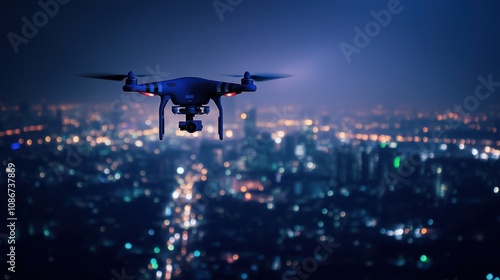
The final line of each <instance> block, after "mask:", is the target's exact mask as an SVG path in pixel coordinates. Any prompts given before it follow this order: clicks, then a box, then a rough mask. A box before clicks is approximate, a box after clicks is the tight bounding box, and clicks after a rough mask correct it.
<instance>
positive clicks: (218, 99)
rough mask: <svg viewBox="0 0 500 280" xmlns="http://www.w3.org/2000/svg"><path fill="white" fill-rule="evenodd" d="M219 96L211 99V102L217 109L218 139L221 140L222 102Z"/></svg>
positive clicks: (222, 129)
mask: <svg viewBox="0 0 500 280" xmlns="http://www.w3.org/2000/svg"><path fill="white" fill-rule="evenodd" d="M220 98H221V97H220V96H215V97H213V98H212V100H213V101H214V103H215V105H216V106H217V109H219V124H218V126H219V130H218V132H219V139H220V140H222V139H223V138H224V136H223V131H224V128H223V119H224V112H223V110H222V102H221V101H220Z"/></svg>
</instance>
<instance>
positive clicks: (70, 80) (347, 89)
mask: <svg viewBox="0 0 500 280" xmlns="http://www.w3.org/2000/svg"><path fill="white" fill-rule="evenodd" d="M42 1H46V0H42ZM52 1H55V0H52ZM60 1H61V2H63V3H64V2H65V1H66V2H68V3H66V4H64V5H63V4H58V6H59V7H58V11H56V12H55V13H53V17H51V16H48V17H47V20H46V22H45V23H44V22H43V20H44V18H43V15H42V13H38V14H37V12H39V11H42V8H41V6H40V5H39V3H37V1H12V0H7V1H2V2H1V4H0V11H1V12H0V13H1V14H2V16H1V20H2V23H1V25H0V31H1V34H2V38H3V39H2V40H1V49H2V54H3V55H2V68H1V77H2V81H3V86H2V93H1V96H2V98H1V99H0V101H1V102H2V103H4V104H18V103H19V102H21V101H29V102H31V103H32V104H35V103H37V102H41V101H42V100H43V99H45V100H46V101H47V102H48V103H57V104H59V103H68V102H71V103H74V102H110V103H111V102H112V101H113V100H115V99H116V98H117V97H118V96H119V95H120V94H121V93H122V90H121V87H122V83H120V82H110V81H101V80H91V79H84V78H81V77H78V74H82V73H83V74H84V73H89V72H117V73H123V74H125V73H127V71H129V70H134V71H135V72H136V73H145V74H148V70H147V69H153V70H154V69H156V68H157V67H159V69H160V70H161V72H164V73H163V74H161V75H160V76H161V77H162V78H164V79H170V78H177V77H182V76H197V77H203V78H208V79H214V80H223V81H234V82H239V80H238V79H237V78H230V77H224V76H222V75H221V74H240V73H241V74H243V72H244V71H246V70H248V71H250V72H253V73H262V72H264V73H265V72H278V73H287V74H291V75H293V77H292V78H288V79H283V80H276V81H270V82H265V83H259V84H258V85H257V86H258V90H257V92H256V93H250V94H242V95H240V96H238V98H239V100H240V101H239V102H242V103H241V104H252V105H255V106H258V105H259V104H265V105H273V104H275V105H276V106H280V105H281V104H295V105H298V104H300V105H303V106H304V108H307V109H310V110H314V109H316V108H318V109H319V110H328V109H330V108H333V109H338V108H345V109H351V108H355V109H357V108H371V107H373V106H375V105H377V104H381V105H383V106H385V107H388V108H400V107H401V108H409V107H412V108H414V109H425V108H440V109H447V108H451V107H452V106H453V104H454V103H462V102H463V100H464V98H466V97H467V96H469V95H473V94H474V90H475V88H476V86H477V85H479V81H478V79H477V77H478V76H479V75H481V76H483V77H485V78H487V77H488V75H490V74H491V75H492V79H493V80H494V81H500V67H499V63H500V52H499V51H498V50H500V32H499V27H500V17H499V16H498V15H499V14H500V2H499V1H497V0H484V1H460V2H457V1H451V0H446V1H417V0H413V1H411V0H401V1H400V2H399V1H394V0H391V1H389V0H377V1H347V0H344V1H339V0H336V1H330V0H328V1H327V0H322V1H303V0H287V1H278V0H272V1H269V0H218V1H199V0H197V1H195V0H148V1H132V0H124V1H81V0H70V1H67V0H65V1H63V0H60ZM49 2H51V1H49ZM214 3H215V4H214ZM398 3H399V4H398ZM214 5H215V6H218V7H219V9H221V10H220V11H219V12H217V9H216V7H215V6H214ZM224 5H226V8H227V7H229V8H230V9H229V10H227V11H223V9H224ZM231 5H232V6H231ZM388 6H390V7H391V8H392V11H393V12H394V13H392V14H391V19H390V21H388V22H387V23H386V24H384V25H385V26H381V25H379V24H376V25H373V24H372V25H371V26H372V27H374V26H378V27H380V29H379V30H376V29H372V30H371V32H372V33H371V34H372V35H373V37H370V38H369V39H370V42H369V43H368V44H365V45H363V46H362V47H359V45H358V47H359V48H358V49H357V51H358V53H353V54H352V55H350V56H349V57H348V58H346V56H345V55H344V54H343V52H342V50H341V48H340V44H341V43H343V42H345V43H346V44H349V45H351V46H353V48H354V47H356V44H355V42H354V38H355V35H356V31H355V27H359V28H360V29H361V30H365V27H366V25H367V24H368V25H370V24H369V23H370V22H371V21H373V20H374V17H373V15H372V14H371V11H374V12H377V13H378V12H379V11H381V10H388ZM389 10H390V9H389ZM382 13H384V12H382ZM36 14H37V15H39V17H38V19H36V20H38V22H39V23H40V21H42V22H41V23H42V24H41V27H39V28H38V33H37V34H35V35H34V36H33V37H32V38H27V39H23V40H25V41H24V42H25V43H19V44H18V45H17V46H16V47H13V44H12V43H11V40H12V38H13V36H18V37H16V38H18V39H19V38H20V37H24V36H23V32H22V28H23V25H24V22H23V21H22V18H23V17H26V18H27V19H28V21H29V22H31V23H32V22H33V15H36ZM40 15H41V16H40ZM374 28H376V27H374ZM10 32H12V33H14V34H16V35H13V34H12V33H10ZM9 34H10V35H9ZM9 38H10V39H9ZM358 43H359V42H358ZM365 43H366V42H365ZM15 48H17V49H18V50H17V53H16V51H15ZM349 59H350V63H349V62H348V60H349ZM165 73H168V74H165ZM155 99H156V98H155ZM491 104H496V105H499V104H500V87H497V90H496V91H495V92H493V93H492V94H491V96H490V97H489V98H487V99H486V100H484V101H481V104H480V109H485V108H486V107H487V105H491Z"/></svg>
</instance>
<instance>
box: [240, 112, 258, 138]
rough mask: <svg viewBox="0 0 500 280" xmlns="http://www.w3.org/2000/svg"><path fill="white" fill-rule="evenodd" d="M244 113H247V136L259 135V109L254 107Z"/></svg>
mask: <svg viewBox="0 0 500 280" xmlns="http://www.w3.org/2000/svg"><path fill="white" fill-rule="evenodd" d="M244 114H246V117H245V119H244V120H243V130H244V131H245V137H255V136H256V135H257V110H256V109H255V108H252V109H250V110H249V111H248V112H246V113H244Z"/></svg>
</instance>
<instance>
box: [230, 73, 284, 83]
mask: <svg viewBox="0 0 500 280" xmlns="http://www.w3.org/2000/svg"><path fill="white" fill-rule="evenodd" d="M224 76H227V77H237V78H243V76H242V75H224ZM288 77H292V75H289V74H279V73H265V74H255V75H250V79H252V80H254V81H256V82H265V81H270V80H276V79H283V78H288Z"/></svg>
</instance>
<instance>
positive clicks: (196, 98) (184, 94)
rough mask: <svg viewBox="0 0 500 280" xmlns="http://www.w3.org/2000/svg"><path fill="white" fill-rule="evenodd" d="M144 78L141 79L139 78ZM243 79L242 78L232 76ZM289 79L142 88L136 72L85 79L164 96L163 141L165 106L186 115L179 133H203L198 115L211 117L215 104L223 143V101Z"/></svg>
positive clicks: (176, 82) (177, 82) (186, 81)
mask: <svg viewBox="0 0 500 280" xmlns="http://www.w3.org/2000/svg"><path fill="white" fill-rule="evenodd" d="M138 76H140V75H138ZM230 76H233V77H234V76H237V77H241V76H240V75H230ZM288 76H289V75H279V74H278V75H276V74H273V75H253V76H252V75H250V73H249V72H245V73H244V74H243V78H242V79H241V83H240V84H235V83H229V82H221V81H212V80H207V79H202V78H196V77H184V78H177V79H172V80H165V81H158V82H151V83H144V84H138V83H137V78H136V75H135V74H134V72H132V71H130V72H129V73H128V74H127V75H85V77H89V78H98V79H105V80H115V81H120V80H123V79H125V85H124V86H123V91H127V92H138V93H140V94H143V95H146V96H155V95H158V96H160V99H161V101H160V108H159V110H158V115H159V121H160V126H159V137H160V140H162V139H163V135H164V133H165V114H164V110H165V106H166V105H167V102H168V101H169V100H171V101H172V103H173V104H174V105H175V106H172V113H174V114H180V115H186V121H181V122H179V129H180V130H185V131H187V132H189V133H194V132H196V131H201V130H202V129H203V125H202V123H201V121H200V120H194V116H195V115H202V114H208V113H209V112H210V108H209V106H207V104H208V103H209V102H210V100H213V101H214V103H215V105H216V106H217V109H219V119H218V134H219V139H220V140H222V139H223V116H224V115H223V110H222V103H221V97H222V96H229V97H230V96H235V95H238V94H240V93H242V92H254V91H256V90H257V87H256V86H255V85H254V84H253V82H254V80H255V81H266V80H273V79H280V78H285V77H288Z"/></svg>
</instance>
